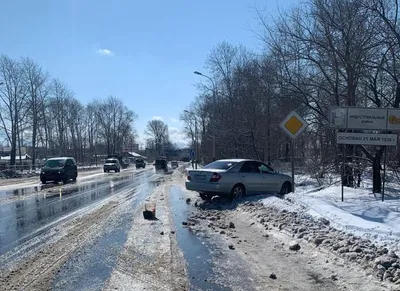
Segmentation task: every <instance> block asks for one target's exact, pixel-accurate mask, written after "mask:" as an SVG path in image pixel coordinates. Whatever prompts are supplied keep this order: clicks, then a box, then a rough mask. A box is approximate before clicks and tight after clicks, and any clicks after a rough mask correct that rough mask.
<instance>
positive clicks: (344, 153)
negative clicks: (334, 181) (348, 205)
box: [342, 145, 346, 202]
mask: <svg viewBox="0 0 400 291" xmlns="http://www.w3.org/2000/svg"><path fill="white" fill-rule="evenodd" d="M345 163H346V145H343V152H342V202H343V200H344V184H343V180H344V177H345V174H346V171H345V166H344V164H345Z"/></svg>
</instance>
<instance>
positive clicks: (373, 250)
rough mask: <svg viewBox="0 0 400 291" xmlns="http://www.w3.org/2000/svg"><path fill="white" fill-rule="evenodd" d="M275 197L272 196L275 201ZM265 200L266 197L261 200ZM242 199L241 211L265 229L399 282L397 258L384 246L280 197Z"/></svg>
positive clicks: (399, 272)
mask: <svg viewBox="0 0 400 291" xmlns="http://www.w3.org/2000/svg"><path fill="white" fill-rule="evenodd" d="M276 199H277V198H273V200H276ZM265 200H268V199H265ZM265 200H263V202H256V203H255V202H245V203H244V204H243V205H242V206H241V208H242V210H243V211H246V212H250V213H252V214H253V215H255V216H256V217H257V218H258V220H259V223H261V224H263V225H264V227H265V228H266V229H269V228H276V229H279V230H280V231H285V232H288V233H289V234H291V235H292V236H293V237H294V238H296V239H298V240H305V241H307V242H309V243H311V244H314V245H315V246H316V247H324V248H327V249H329V250H330V251H332V252H333V253H335V254H337V255H338V256H340V257H342V258H345V259H348V260H349V261H352V262H354V263H357V264H358V265H361V266H362V267H364V268H365V269H366V270H367V271H368V270H369V271H371V272H372V273H373V274H374V275H375V276H376V277H377V278H379V279H381V280H385V281H388V282H395V283H396V284H400V258H399V257H398V256H397V254H396V253H395V252H394V251H393V250H391V249H390V248H388V247H387V246H385V245H380V246H378V245H377V244H375V243H373V242H372V241H371V240H368V239H363V238H360V237H358V236H355V235H353V234H351V233H347V232H345V231H342V230H338V229H336V228H334V227H332V226H331V222H330V221H329V220H328V219H326V218H324V217H319V218H316V217H313V216H311V215H310V214H308V213H307V212H306V211H305V209H304V208H302V207H299V206H291V205H290V203H289V202H287V201H285V200H282V202H279V203H277V204H275V205H274V203H268V202H267V201H265Z"/></svg>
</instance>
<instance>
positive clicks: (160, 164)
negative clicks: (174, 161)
mask: <svg viewBox="0 0 400 291" xmlns="http://www.w3.org/2000/svg"><path fill="white" fill-rule="evenodd" d="M154 167H155V170H156V172H161V171H162V172H168V162H167V160H166V159H157V160H155V162H154Z"/></svg>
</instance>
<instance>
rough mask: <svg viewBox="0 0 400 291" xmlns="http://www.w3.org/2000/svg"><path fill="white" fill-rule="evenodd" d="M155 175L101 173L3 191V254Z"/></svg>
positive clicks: (0, 228)
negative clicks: (61, 182)
mask: <svg viewBox="0 0 400 291" xmlns="http://www.w3.org/2000/svg"><path fill="white" fill-rule="evenodd" d="M151 176H154V171H152V170H151V169H145V170H134V169H129V168H128V169H126V170H124V171H122V172H120V173H115V174H114V173H97V174H93V175H91V176H89V177H87V178H86V179H85V178H84V179H80V180H78V182H76V183H73V182H71V183H68V184H66V185H62V184H59V185H55V184H46V185H40V184H37V185H36V186H31V187H25V188H22V189H18V188H15V189H9V190H7V191H0V198H1V197H3V198H10V196H12V197H13V198H15V197H16V198H17V199H3V200H2V201H0V256H1V255H3V254H5V253H7V252H10V251H12V250H13V249H14V248H18V247H19V246H21V245H22V244H24V243H26V242H28V241H29V240H32V239H34V238H35V237H37V236H38V235H40V234H42V233H43V232H45V231H46V230H47V228H48V227H50V226H54V224H56V223H58V222H61V221H63V219H64V218H67V217H68V218H69V217H71V216H72V215H73V214H74V213H76V212H77V211H78V210H80V209H83V208H86V207H88V206H90V205H92V204H94V203H96V202H98V201H101V200H102V199H104V198H106V197H109V196H111V195H113V194H115V193H119V192H121V191H124V190H126V189H134V188H135V187H139V186H140V185H143V184H145V183H147V182H148V180H149V178H150V177H151Z"/></svg>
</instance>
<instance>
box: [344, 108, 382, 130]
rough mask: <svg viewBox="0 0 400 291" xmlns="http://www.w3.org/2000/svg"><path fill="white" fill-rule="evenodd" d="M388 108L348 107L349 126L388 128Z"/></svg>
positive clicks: (357, 127)
mask: <svg viewBox="0 0 400 291" xmlns="http://www.w3.org/2000/svg"><path fill="white" fill-rule="evenodd" d="M386 124H387V109H382V108H355V107H349V108H348V109H347V128H351V129H376V130H386Z"/></svg>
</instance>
